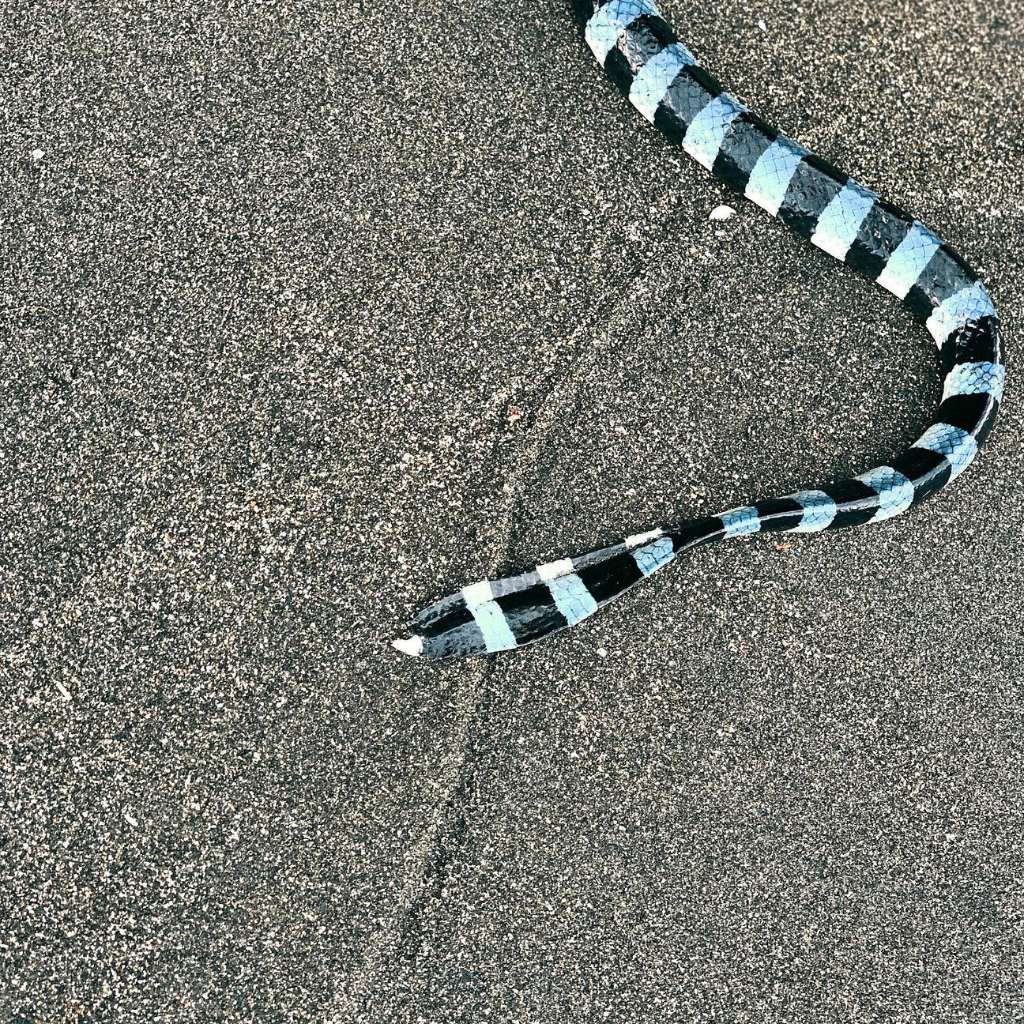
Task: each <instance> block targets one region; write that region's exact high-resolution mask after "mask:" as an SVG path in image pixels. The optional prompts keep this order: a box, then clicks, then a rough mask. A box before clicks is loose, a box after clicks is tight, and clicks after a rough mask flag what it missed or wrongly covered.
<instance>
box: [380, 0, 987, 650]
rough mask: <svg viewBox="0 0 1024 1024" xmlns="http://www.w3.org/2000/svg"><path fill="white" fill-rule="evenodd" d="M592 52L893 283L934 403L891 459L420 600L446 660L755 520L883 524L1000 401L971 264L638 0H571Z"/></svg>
mask: <svg viewBox="0 0 1024 1024" xmlns="http://www.w3.org/2000/svg"><path fill="white" fill-rule="evenodd" d="M578 2H579V3H581V4H582V5H583V7H584V9H582V10H581V11H580V18H581V22H582V24H583V26H584V32H583V34H584V38H585V40H586V43H587V45H588V46H589V48H590V50H591V51H592V52H593V54H594V56H595V57H596V58H597V60H598V62H599V63H600V64H601V65H602V66H603V67H604V69H605V71H606V72H607V73H608V75H609V76H610V77H611V79H612V80H613V81H614V82H615V83H616V84H617V85H618V86H619V88H620V89H621V90H622V91H623V92H624V93H625V94H626V96H627V97H628V98H629V100H630V102H631V103H632V104H633V106H635V107H636V108H637V110H639V112H640V113H641V114H642V115H643V116H644V117H645V118H646V119H647V120H648V121H650V122H651V123H652V124H653V125H654V126H655V127H656V128H657V129H659V130H660V131H661V132H662V134H663V135H664V136H665V137H666V138H667V139H668V140H669V141H670V142H671V143H672V144H673V145H676V146H679V147H681V148H682V149H683V150H685V152H687V153H688V154H689V155H690V156H691V157H693V158H694V159H695V160H696V161H697V162H698V163H700V164H701V165H702V166H704V167H706V168H707V169H708V170H709V171H711V173H712V174H713V175H714V176H715V177H716V178H718V179H719V180H720V181H722V182H724V183H725V184H726V185H728V186H729V187H731V188H733V189H734V190H736V191H737V192H740V193H742V194H743V195H745V196H746V197H747V198H748V199H750V200H751V201H752V202H754V203H756V204H757V205H758V206H760V207H761V208H762V209H764V210H765V211H767V212H768V213H770V214H771V215H772V216H773V217H777V218H778V219H779V220H781V221H782V222H783V223H784V224H786V225H787V226H788V227H789V228H790V229H791V230H792V231H793V232H795V233H796V234H798V235H800V236H801V237H803V238H806V239H808V240H809V241H810V242H812V243H813V244H814V245H816V246H817V247H818V248H819V249H821V250H822V251H824V252H827V253H829V254H830V255H831V256H833V257H835V258H836V259H838V260H840V261H842V262H844V263H846V264H847V265H848V266H850V267H852V268H853V269H854V270H856V271H857V272H858V273H861V274H863V275H865V276H867V277H870V278H871V279H872V280H874V281H876V282H877V283H878V284H879V285H881V286H882V287H883V288H885V289H886V290H887V291H889V292H891V293H892V294H893V295H895V296H896V297H897V298H898V299H899V300H900V301H901V302H902V303H903V304H904V305H905V306H906V307H907V308H908V309H909V311H910V312H911V314H912V315H913V316H914V317H915V318H916V319H917V320H919V321H920V322H921V323H922V324H924V325H925V327H926V328H927V330H928V331H929V333H930V334H931V336H932V338H933V339H934V340H935V343H936V346H937V347H938V352H939V361H940V364H941V366H942V368H943V371H944V373H945V381H944V385H943V394H942V402H941V404H940V405H939V408H938V410H937V411H936V413H935V415H934V417H933V419H932V421H931V423H930V424H929V426H928V428H927V429H926V430H925V431H924V433H923V434H922V435H921V437H920V438H919V439H918V440H917V441H915V442H914V444H913V445H911V446H910V447H909V448H908V449H906V450H905V451H904V452H902V453H901V454H899V455H897V456H896V457H895V458H893V459H892V460H891V461H890V462H889V463H888V464H887V465H884V466H876V467H875V468H873V469H869V470H867V471H865V472H864V473H860V474H859V475H857V476H855V477H852V478H850V479H846V480H840V481H839V482H837V483H832V484H823V485H820V486H817V487H814V488H810V489H808V490H804V491H800V492H798V493H796V494H790V495H786V496H784V497H780V498H768V499H764V500H759V501H756V502H753V503H752V504H748V505H742V506H739V507H737V508H734V509H730V510H728V511H725V512H722V513H720V514H718V515H714V516H702V517H700V518H698V519H688V520H685V521H683V522H681V523H678V524H676V525H674V526H666V527H664V528H662V529H657V530H653V531H649V532H647V533H645V534H642V535H637V536H633V537H628V538H626V539H625V540H623V541H621V542H619V543H616V544H611V545H608V546H606V547H603V548H600V549H598V550H595V551H589V552H587V553H586V554H583V555H579V556H576V557H573V558H561V559H558V560H557V561H554V562H549V563H546V564H544V565H539V566H537V567H536V568H534V569H532V570H530V571H528V572H525V573H522V574H520V575H518V576H513V577H507V578H504V579H499V580H484V581H481V582H479V583H474V584H472V585H470V586H468V587H464V588H463V589H461V590H460V591H458V592H457V593H455V594H452V595H450V596H449V597H445V598H442V599H441V600H439V601H435V602H434V603H432V604H430V605H429V606H427V607H426V608H424V609H423V610H422V611H420V612H419V614H418V615H417V616H416V617H415V618H414V620H413V622H412V635H411V636H409V637H407V638H405V639H402V640H396V641H395V646H396V647H397V648H398V649H399V650H401V651H403V652H405V653H407V654H413V655H423V656H425V657H428V658H435V659H436V658H446V657H456V656H469V655H478V654H493V653H496V652H499V651H507V650H513V649H515V648H517V647H522V646H524V645H526V644H529V643H533V642H534V641H536V640H540V639H543V638H544V637H547V636H549V635H551V634H553V633H557V632H559V631H561V630H564V629H568V628H570V627H572V626H575V625H577V624H578V623H580V622H583V621H584V620H586V619H587V618H589V617H590V616H591V615H593V614H594V612H596V611H597V610H598V609H599V608H600V607H602V606H603V605H605V604H607V603H608V602H609V601H611V600H613V599H614V598H616V597H618V596H619V595H620V594H622V593H624V592H625V591H626V590H628V589H629V588H630V587H632V586H633V584H635V583H637V582H639V581H640V580H643V579H645V578H647V577H648V576H650V575H652V574H653V573H654V572H657V571H658V570H660V569H662V568H664V567H665V566H666V565H668V564H669V563H670V562H672V561H673V560H674V559H675V558H676V557H677V556H678V555H679V554H681V553H682V552H684V551H688V550H690V549H691V548H694V547H698V546H700V545H703V544H708V543H711V542H712V541H717V540H722V539H726V538H731V537H742V536H750V535H755V534H759V533H765V532H794V533H817V532H821V531H824V530H828V529H834V528H839V527H845V526H860V525H863V524H867V523H878V522H883V521H885V520H887V519H891V518H893V517H894V516H897V515H900V514H901V513H903V512H906V511H907V510H908V509H910V508H912V507H913V506H914V505H916V504H918V503H919V502H921V501H923V500H924V499H925V498H928V497H930V496H931V495H932V494H934V493H935V492H936V491H938V490H940V489H941V488H942V487H944V486H945V485H946V484H947V483H949V482H950V481H951V480H954V479H955V478H956V477H957V476H959V475H960V474H961V473H962V472H963V471H964V470H965V469H966V468H967V467H968V466H969V465H970V464H971V463H972V462H973V461H974V458H975V456H976V455H977V453H978V449H979V447H980V446H981V444H982V443H983V442H984V440H985V438H986V437H987V436H988V433H989V431H990V430H991V429H992V425H993V422H994V420H995V417H996V414H997V412H998V409H999V405H1000V403H1001V402H1002V399H1003V387H1004V383H1005V370H1004V367H1003V363H1002V352H1001V344H1000V331H999V318H998V316H997V314H996V310H995V306H994V305H993V303H992V299H991V298H990V296H989V294H988V292H987V291H986V290H985V287H984V285H982V283H981V282H980V281H979V280H978V276H977V275H976V274H975V273H974V271H973V270H971V269H970V267H969V266H968V265H967V263H966V262H965V261H964V260H963V259H961V257H960V256H958V255H957V253H956V252H954V251H953V249H952V248H950V246H949V245H947V244H946V243H944V242H943V241H941V240H940V239H939V238H938V237H937V236H936V235H934V234H933V233H932V232H931V231H929V230H928V229H927V228H926V227H925V226H924V225H923V224H920V223H919V222H918V221H916V220H914V218H913V217H911V216H910V215H909V214H907V213H904V212H903V211H902V210H901V209H899V208H898V207H896V206H894V205H892V204H891V203H888V202H886V201H885V200H883V199H880V198H879V197H878V196H877V195H876V194H875V193H874V192H872V191H871V190H870V189H868V188H865V187H864V186H863V185H860V184H858V183H857V182H855V181H853V180H852V179H851V178H849V177H848V176H847V175H846V174H844V173H843V172H842V171H839V170H837V169H836V168H835V167H833V166H832V165H831V164H829V163H828V162H827V161H825V160H823V159H822V158H821V157H818V156H815V155H814V154H812V153H810V152H808V150H806V149H805V148H804V147H803V146H800V145H799V144H798V143H796V142H793V141H792V140H790V139H787V138H785V137H784V136H782V135H781V134H780V133H779V132H778V131H776V130H775V129H774V128H772V127H771V126H770V125H768V124H767V123H766V122H764V121H763V120H762V119H761V118H759V117H758V116H757V115H756V114H753V113H751V112H750V111H749V110H748V109H747V108H746V107H745V106H743V104H742V103H740V102H739V101H738V100H737V99H736V98H735V97H733V96H732V95H730V94H729V93H728V92H726V91H725V90H724V89H722V87H721V86H720V85H719V84H718V83H717V82H716V81H715V79H714V78H712V76H711V75H709V74H708V73H707V72H706V71H705V70H704V69H703V68H702V67H701V66H700V65H699V64H698V63H697V61H696V59H695V58H694V56H693V54H692V53H691V52H690V51H689V50H688V49H687V48H686V47H685V46H684V45H683V44H682V43H681V42H680V41H679V40H678V39H677V38H676V36H675V34H674V33H673V31H672V29H671V28H670V27H669V25H668V24H667V23H666V22H665V21H664V20H663V19H662V18H661V16H660V15H659V13H658V11H657V9H656V8H655V6H654V4H653V3H650V2H648V0H578Z"/></svg>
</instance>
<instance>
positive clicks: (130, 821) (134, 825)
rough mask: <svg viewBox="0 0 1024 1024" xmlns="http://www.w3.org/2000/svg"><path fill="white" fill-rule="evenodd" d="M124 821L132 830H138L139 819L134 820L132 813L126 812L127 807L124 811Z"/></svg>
mask: <svg viewBox="0 0 1024 1024" xmlns="http://www.w3.org/2000/svg"><path fill="white" fill-rule="evenodd" d="M124 820H125V821H127V822H128V824H129V825H131V827H132V828H138V827H139V819H138V818H136V817H135V816H134V815H133V814H132V812H131V811H130V810H128V808H127V807H126V808H125V809H124Z"/></svg>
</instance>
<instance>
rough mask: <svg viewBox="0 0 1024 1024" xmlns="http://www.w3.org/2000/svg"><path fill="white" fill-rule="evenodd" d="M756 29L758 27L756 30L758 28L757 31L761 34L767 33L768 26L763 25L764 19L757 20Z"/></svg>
mask: <svg viewBox="0 0 1024 1024" xmlns="http://www.w3.org/2000/svg"><path fill="white" fill-rule="evenodd" d="M757 27H758V28H759V29H760V30H761V31H762V32H767V31H768V26H767V25H766V24H765V23H764V18H760V19H758V22H757Z"/></svg>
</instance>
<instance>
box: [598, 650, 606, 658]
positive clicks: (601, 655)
mask: <svg viewBox="0 0 1024 1024" xmlns="http://www.w3.org/2000/svg"><path fill="white" fill-rule="evenodd" d="M597 656H598V657H599V658H607V657H608V652H607V651H606V650H605V649H604V648H603V647H598V649H597Z"/></svg>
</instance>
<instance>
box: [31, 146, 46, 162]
mask: <svg viewBox="0 0 1024 1024" xmlns="http://www.w3.org/2000/svg"><path fill="white" fill-rule="evenodd" d="M44 156H45V154H44V153H43V151H42V150H41V149H33V150H32V159H33V160H35V162H36V163H39V161H40V160H42V159H43V157H44Z"/></svg>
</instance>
